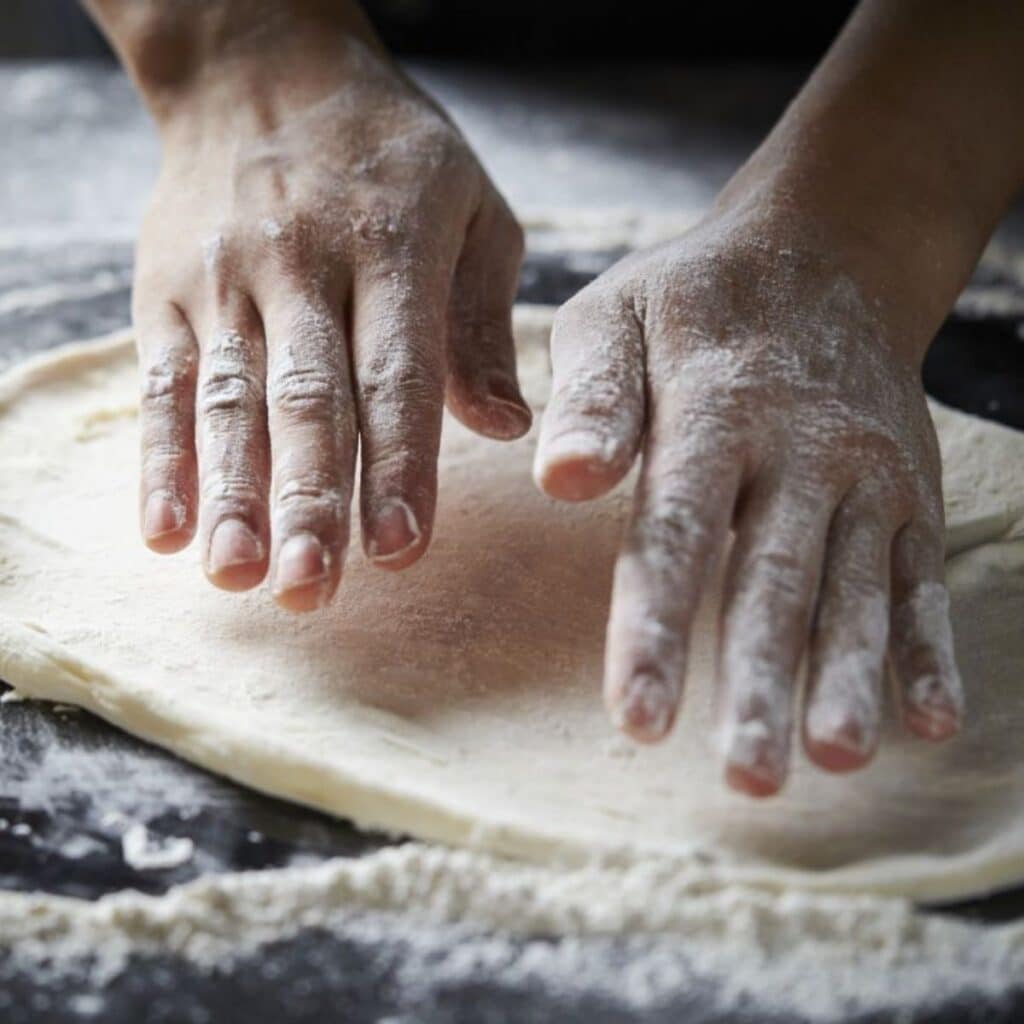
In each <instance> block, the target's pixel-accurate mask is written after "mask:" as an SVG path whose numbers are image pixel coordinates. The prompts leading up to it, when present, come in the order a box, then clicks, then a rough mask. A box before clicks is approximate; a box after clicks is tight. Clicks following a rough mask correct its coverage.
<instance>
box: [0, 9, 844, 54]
mask: <svg viewBox="0 0 1024 1024" xmlns="http://www.w3.org/2000/svg"><path fill="white" fill-rule="evenodd" d="M363 6H364V8H365V9H366V10H367V11H368V13H369V14H370V16H371V18H372V19H373V22H374V24H375V25H376V26H377V29H378V31H379V32H380V33H381V35H382V36H383V37H384V39H385V41H386V42H387V43H388V45H389V46H391V47H392V48H393V49H394V50H395V51H396V52H398V53H401V54H403V55H407V56H434V57H464V58H474V59H484V60H517V61H529V60H543V61H552V60H559V59H608V58H614V59H622V60H629V61H633V60H637V59H640V58H643V57H651V58H660V59H662V60H677V59H678V60H680V61H687V62H697V61H699V62H702V63H705V62H717V61H728V60H740V59H757V60H772V59H778V60H794V59H814V58H816V57H818V56H820V55H821V53H822V52H823V51H824V49H825V48H826V47H827V46H828V44H829V42H830V41H831V40H832V39H833V38H834V36H835V34H836V32H837V31H838V30H839V28H840V26H841V25H842V23H843V21H844V20H845V18H846V17H847V15H848V14H849V12H850V10H851V9H852V8H853V6H854V4H853V3H852V2H850V0H820V2H817V3H788V4H787V3H781V4H776V3H760V4H742V3H735V2H733V3H729V2H716V3H672V2H664V0H663V2H657V0H631V2H624V0H485V2H480V0H366V2H365V3H364V5H363ZM0 18H2V22H0V58H4V57H7V58H10V57H19V58H35V59H40V58H46V57H84V56H97V55H99V54H103V53H108V52H109V51H108V50H107V48H106V46H105V44H104V42H103V40H102V39H101V37H100V35H99V33H98V32H97V31H96V30H95V29H94V28H93V27H92V25H91V23H90V22H89V21H88V19H87V17H86V16H85V14H84V13H83V11H82V8H81V7H80V5H79V4H78V3H77V2H76V0H4V3H3V5H2V13H0Z"/></svg>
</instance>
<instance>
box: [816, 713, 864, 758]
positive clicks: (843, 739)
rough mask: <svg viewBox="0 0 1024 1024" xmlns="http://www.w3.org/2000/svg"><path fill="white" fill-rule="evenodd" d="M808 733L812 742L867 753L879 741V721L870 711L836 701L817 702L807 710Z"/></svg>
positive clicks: (860, 753) (857, 754)
mask: <svg viewBox="0 0 1024 1024" xmlns="http://www.w3.org/2000/svg"><path fill="white" fill-rule="evenodd" d="M807 736H808V738H809V739H810V740H811V742H812V743H815V744H818V745H822V746H829V747H835V748H838V749H840V750H845V751H846V752H847V753H850V754H853V755H855V756H860V757H863V756H866V755H867V754H870V753H871V751H872V750H873V749H874V748H875V746H876V744H877V740H878V723H877V720H876V719H874V718H873V717H871V716H870V715H869V714H868V713H867V712H864V713H859V712H858V711H857V710H856V709H854V708H850V707H848V706H846V705H838V704H836V703H835V702H831V703H830V702H827V701H814V702H813V703H812V704H811V707H810V709H809V710H808V712H807Z"/></svg>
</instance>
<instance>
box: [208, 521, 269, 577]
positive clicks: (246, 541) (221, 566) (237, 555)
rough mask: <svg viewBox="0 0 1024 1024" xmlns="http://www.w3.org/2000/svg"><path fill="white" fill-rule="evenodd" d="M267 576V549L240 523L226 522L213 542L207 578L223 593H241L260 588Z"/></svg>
mask: <svg viewBox="0 0 1024 1024" xmlns="http://www.w3.org/2000/svg"><path fill="white" fill-rule="evenodd" d="M266 573H267V565H266V547H265V545H264V543H263V541H262V540H260V538H259V537H258V536H257V535H256V533H255V532H254V531H253V530H252V529H251V528H250V527H249V526H248V525H247V524H246V523H244V522H242V520H240V519H225V520H223V521H222V522H221V523H219V524H218V525H217V527H216V528H215V529H214V531H213V534H212V536H211V538H210V545H209V549H208V551H207V558H206V575H207V578H208V579H209V580H210V582H211V583H212V584H213V585H214V586H216V587H219V588H220V589H221V590H229V591H242V590H251V589H252V588H253V587H255V586H258V585H259V584H260V583H261V582H262V580H263V577H264V576H265V575H266Z"/></svg>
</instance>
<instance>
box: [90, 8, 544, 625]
mask: <svg viewBox="0 0 1024 1024" xmlns="http://www.w3.org/2000/svg"><path fill="white" fill-rule="evenodd" d="M98 6H102V5H98ZM109 6H111V7H115V6H116V5H113V4H111V5H109ZM153 6H154V5H152V4H150V5H141V6H140V7H139V8H138V10H140V11H141V10H143V9H148V8H153ZM171 6H172V7H173V6H176V5H171ZM292 6H293V5H273V4H269V5H268V4H262V5H261V4H255V5H253V4H248V5H239V4H237V3H231V2H224V0H222V2H218V3H217V4H213V5H210V7H209V8H207V12H206V14H204V15H202V16H200V15H198V14H197V13H196V12H195V11H190V12H182V11H179V12H178V16H179V22H178V23H177V24H186V23H187V24H189V26H190V28H189V31H193V30H194V32H195V33H196V34H199V35H201V39H202V46H200V45H199V44H198V43H196V44H195V45H194V46H192V45H191V44H190V47H186V49H187V53H184V54H181V55H179V57H178V58H177V59H176V60H175V61H171V60H170V58H167V52H166V51H167V48H168V47H171V48H173V46H175V45H178V46H179V47H180V46H182V45H183V44H181V43H180V41H177V42H175V40H174V39H173V38H171V39H170V41H169V40H168V37H167V34H166V32H167V31H169V30H168V29H167V27H166V26H164V29H163V30H161V28H160V24H159V13H158V14H154V15H153V17H155V18H157V24H156V26H155V27H154V28H153V29H152V31H150V32H149V36H153V37H154V38H153V39H149V38H148V36H147V34H146V33H141V32H138V33H136V35H141V37H142V38H136V35H133V34H132V32H130V31H129V29H130V28H131V27H132V26H131V24H129V25H128V26H127V27H126V28H125V30H124V32H123V36H124V37H125V38H127V39H128V40H129V43H126V44H125V45H126V47H127V48H129V49H131V48H132V47H134V50H133V52H138V53H141V54H145V53H146V52H147V47H148V50H149V51H154V50H158V51H159V52H160V53H162V54H163V55H164V57H165V58H166V59H165V60H164V64H172V63H173V66H174V68H177V67H179V66H185V67H191V66H192V65H194V64H196V63H197V62H198V63H199V64H201V65H203V66H201V67H200V68H199V69H198V70H195V69H194V68H193V70H192V71H191V72H190V73H189V77H188V79H187V81H184V82H180V81H177V80H176V79H175V80H172V81H170V82H168V81H166V80H165V79H166V76H167V75H171V74H172V72H170V71H168V70H167V69H166V68H164V67H163V65H161V63H160V61H159V60H157V59H156V58H154V57H153V55H152V53H150V55H149V57H148V61H149V67H150V69H151V70H150V75H149V77H148V78H147V77H146V75H145V74H143V72H142V71H140V70H139V66H138V62H136V66H135V68H134V70H135V72H136V77H137V78H139V79H140V80H141V81H142V85H143V93H144V95H146V98H147V100H148V101H149V103H150V106H151V108H152V109H153V110H154V113H155V114H156V117H157V121H158V124H159V126H160V133H161V138H162V143H163V165H162V169H161V174H160V179H159V183H158V185H157V188H156V193H155V196H154V197H153V201H152V204H151V206H150V209H149V213H148V216H147V218H146V221H145V225H144V228H143V231H142V234H141V237H140V240H139V246H138V257H137V274H136V288H135V296H134V320H135V326H136V330H137V335H138V342H139V349H140V361H141V366H142V433H143V450H142V495H141V506H142V510H141V516H142V528H143V533H144V536H145V538H146V541H147V543H148V544H149V545H150V547H152V548H153V549H154V550H156V551H160V552H173V551H177V550H180V549H181V548H182V547H183V546H185V545H186V544H188V543H189V541H190V540H191V538H192V536H193V533H194V532H195V530H196V529H197V526H198V532H199V534H200V536H201V540H200V543H201V544H202V547H203V552H204V558H205V565H206V571H207V574H208V576H209V578H210V579H211V580H212V581H213V582H214V583H216V584H217V585H219V586H221V587H225V588H227V589H231V590H242V589H247V588H250V587H253V586H254V585H256V584H257V583H259V582H260V580H261V579H262V578H263V577H264V576H265V575H266V574H267V572H268V569H269V572H270V576H271V582H272V587H273V591H274V594H275V596H276V598H277V600H278V601H279V602H280V603H281V604H282V605H284V606H285V607H286V608H289V609H292V610H306V609H311V608H316V607H319V606H321V605H323V604H324V603H326V602H327V601H328V600H329V599H330V597H331V595H332V594H333V593H334V591H335V589H336V587H337V585H338V582H339V578H340V574H341V569H342V562H343V559H344V553H345V548H346V545H347V541H348V533H349V505H350V500H351V496H352V491H353V474H354V468H355V458H356V447H357V438H358V439H359V443H360V444H361V447H362V451H361V467H362V469H361V474H362V482H361V509H360V511H361V520H362V530H363V541H364V545H365V547H366V550H367V553H368V554H369V556H370V557H371V558H372V559H373V561H374V562H376V563H377V564H378V565H380V566H381V567H383V568H390V569H400V568H403V567H404V566H406V565H408V564H410V563H411V562H413V561H414V560H415V559H416V558H418V557H419V556H420V555H421V554H422V552H423V551H424V549H425V548H426V546H427V544H428V541H429V538H430V533H431V525H432V519H433V514H434V504H435V496H436V458H437V451H438V445H439V438H440V430H441V416H442V405H443V403H444V399H445V395H446V393H447V400H448V403H449V405H450V407H451V409H452V410H453V412H454V413H455V414H456V415H457V416H459V418H460V419H461V420H462V421H463V422H465V423H466V424H467V425H468V426H470V427H472V428H474V429H475V430H478V431H480V432H481V433H484V434H487V435H489V436H491V437H495V438H500V439H510V438H514V437H518V436H520V435H521V434H523V433H525V431H526V430H527V429H528V427H529V424H530V413H529V409H528V407H527V406H526V404H525V402H524V401H523V399H522V397H521V395H520V393H519V388H518V385H517V382H516V370H515V355H514V347H513V342H512V335H511V322H510V319H511V304H512V300H513V298H514V294H515V287H516V280H517V275H518V268H519V263H520V259H521V254H522V235H521V231H520V229H519V227H518V225H517V224H516V222H515V220H514V219H513V217H512V215H511V214H510V212H509V210H508V208H507V207H506V205H505V203H504V201H503V200H502V198H501V197H500V196H499V195H498V193H497V192H496V190H495V189H494V186H493V185H492V184H491V183H490V181H489V180H488V178H487V176H486V175H485V173H484V172H483V170H482V169H481V167H480V166H479V164H478V163H477V161H476V159H475V158H474V156H473V155H472V153H471V152H470V150H469V149H468V147H467V145H466V144H465V142H464V140H463V139H462V137H461V135H460V134H459V132H458V131H457V130H456V128H455V127H454V126H453V125H452V124H451V123H450V121H449V120H448V119H447V118H446V117H445V116H444V115H443V114H442V113H441V112H440V111H439V110H438V109H437V108H436V107H435V106H434V104H433V103H432V102H431V101H429V100H428V99H427V98H426V97H425V96H423V95H422V94H421V93H420V92H419V91H418V90H417V89H416V88H415V87H414V86H413V85H412V84H411V83H410V82H409V81H408V80H407V79H406V78H405V77H404V76H403V75H402V74H401V72H400V71H398V69H397V68H396V67H395V66H394V65H393V64H392V63H391V62H390V60H389V59H388V58H387V56H386V55H385V54H384V53H383V52H382V51H381V50H380V48H379V46H378V45H377V44H376V42H375V40H374V39H373V37H372V33H370V31H369V29H368V27H366V26H365V25H364V24H363V23H362V22H361V21H360V20H359V16H358V12H352V18H353V19H355V24H354V25H345V26H344V27H343V28H342V27H337V26H335V25H334V24H333V23H332V22H331V21H330V20H328V21H323V20H320V19H319V18H312V19H311V20H309V21H308V22H303V21H301V18H300V16H299V15H298V14H295V15H293V14H292V13H289V10H290V9H291V8H292ZM345 6H346V5H338V7H337V9H338V10H343V9H344V8H345ZM298 10H299V9H298V8H295V11H298ZM310 10H311V11H312V10H315V7H314V8H310ZM114 14H116V15H117V16H118V17H122V18H128V17H129V15H128V14H126V13H125V10H124V8H117V9H116V11H114ZM111 16H112V17H113V15H111ZM189 18H191V19H193V20H192V21H191V22H187V19H189ZM204 18H206V19H207V21H204V20H203V19H204ZM218 18H219V19H220V20H219V21H218V20H217V19H218ZM231 19H234V20H231ZM239 19H241V20H239ZM161 31H163V32H164V34H163V35H161ZM115 38H116V35H115ZM147 40H148V41H147ZM154 40H155V41H154ZM204 47H205V49H204ZM218 47H219V49H217V48H218ZM161 48H162V49H161ZM208 49H216V54H215V55H214V56H211V55H209V54H207V53H206V50H208ZM204 62H205V63H206V64H208V65H209V67H206V66H205V64H204ZM154 67H155V70H153V69H154ZM161 73H162V74H163V75H164V77H161ZM271 492H272V493H271Z"/></svg>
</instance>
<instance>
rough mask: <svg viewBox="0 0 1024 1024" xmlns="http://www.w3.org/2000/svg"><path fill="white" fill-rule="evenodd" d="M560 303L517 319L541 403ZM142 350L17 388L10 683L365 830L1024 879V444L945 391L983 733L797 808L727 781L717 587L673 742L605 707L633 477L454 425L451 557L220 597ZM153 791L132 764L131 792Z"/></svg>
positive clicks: (440, 546) (955, 538)
mask: <svg viewBox="0 0 1024 1024" xmlns="http://www.w3.org/2000/svg"><path fill="white" fill-rule="evenodd" d="M549 324H550V313H549V311H547V310H543V309H528V308H527V309H521V310H519V311H518V314H517V331H518V340H519V343H520V351H521V366H522V370H523V375H524V383H525V390H526V393H527V395H528V397H529V398H530V400H531V401H532V402H533V403H534V404H535V405H536V406H538V407H539V406H541V405H542V404H543V401H544V398H545V390H546V387H547V381H548V367H547V361H546V334H547V328H548V326H549ZM135 388H136V366H135V359H134V353H133V347H132V343H131V340H130V338H129V337H127V336H124V335H121V336H117V337H113V338H110V339H107V340H100V341H97V342H88V343H85V344H81V345H77V346H71V347H68V348H64V349H61V350H59V351H57V352H55V353H53V354H52V355H49V356H47V357H45V358H43V359H41V360H38V361H36V362H34V363H32V364H27V365H24V366H22V367H20V368H18V369H16V370H14V371H12V372H10V373H8V374H7V375H6V376H5V377H3V378H0V677H2V678H3V679H4V680H6V681H7V682H9V683H11V684H12V685H14V686H15V687H16V688H17V689H18V690H19V691H21V692H23V693H24V694H26V695H29V696H33V697H41V698H47V699H51V700H57V701H64V702H70V703H75V704H80V705H82V706H84V707H86V708H89V709H90V710H92V711H94V712H95V713H97V714H99V715H101V716H102V717H104V718H106V719H108V720H110V721H111V722H114V723H115V724H117V725H120V726H122V727H123V728H125V729H127V730H129V731H130V732H133V733H135V734H137V735H139V736H142V737H145V738H147V739H149V740H151V741H153V742H155V743H158V744H160V745H161V746H164V747H167V748H169V749H171V750H174V751H176V752H177V753H179V754H180V755H181V756H183V757H185V758H188V759H189V760H191V761H194V762H196V763H198V764H201V765H203V766H205V767H207V768H209V769H211V770H213V771H216V772H220V773H222V774H225V775H228V776H231V777H232V778H235V779H237V780H239V781H240V782H243V783H245V784H247V785H250V786H254V787H257V788H259V789H262V790H265V791H267V792H270V793H274V794H277V795H279V796H283V797H287V798H290V799H293V800H297V801H300V802H303V803H307V804H310V805H312V806H315V807H319V808H322V809H324V810H326V811H329V812H332V813H335V814H338V815H343V816H345V817H349V818H352V819H353V820H355V821H356V822H357V823H359V824H361V825H365V826H375V827H381V828H386V829H392V830H395V831H398V832H402V833H407V834H412V835H415V836H417V837H420V838H424V839H433V840H440V841H442V842H445V843H453V844H464V845H468V846H474V847H478V848H482V849H486V850H489V851H492V852H498V853H503V854H507V855H511V856H516V857H521V858H531V859H544V860H548V861H551V860H555V861H563V860H564V861H567V862H580V861H583V860H586V859H587V858H588V857H592V856H594V855H601V856H603V857H606V858H607V857H611V858H622V859H630V860H635V859H636V858H638V857H645V856H646V857H651V858H654V859H658V860H664V859H673V858H677V859H679V860H680V861H682V860H686V861H687V862H688V863H693V861H694V859H698V860H702V861H704V860H706V861H709V862H711V863H712V864H713V865H714V868H715V871H716V875H717V877H719V878H722V877H727V878H736V879H743V880H747V881H752V882H757V883H764V884H769V885H779V884H784V883H793V884H800V885H806V886H811V887H818V888H830V889H867V890H875V891H883V892H892V893H900V894H904V895H910V896H914V897H922V898H941V897H955V896H959V895H964V894H967V893H973V892H976V891H981V890H986V889H989V888H992V887H995V886H999V885H1002V884H1006V883H1009V882H1012V881H1015V880H1019V879H1021V878H1024V756H1022V749H1024V744H1022V729H1024V687H1022V686H1021V685H1020V684H1021V682H1022V681H1024V680H1022V678H1021V677H1022V675H1024V639H1022V638H1024V435H1018V434H1016V433H1014V432H1012V431H1010V430H1006V429H1003V428H1000V427H997V426H995V425H992V424H987V423H982V422H981V421H978V420H974V419H972V418H969V417H967V416H964V415H961V414H958V413H954V412H951V411H949V410H945V409H940V408H935V409H934V414H935V418H936V423H937V425H938V428H939V433H940V439H941V442H942V446H943V451H944V456H945V463H946V479H945V485H946V492H947V504H948V509H947V512H948V517H949V523H950V529H949V553H950V559H949V563H948V582H949V586H950V590H951V594H952V601H953V610H954V623H955V632H956V638H957V645H958V657H959V662H960V665H961V669H962V671H963V674H964V677H965V682H966V686H967V693H968V701H969V710H968V719H967V728H966V730H965V732H964V734H963V735H962V736H961V737H959V738H957V739H956V740H954V741H953V742H951V743H949V744H946V745H943V746H930V745H927V744H925V743H922V742H920V741H916V740H910V739H906V738H904V737H902V736H901V735H899V734H898V731H897V729H896V728H895V726H890V731H889V734H888V735H887V736H886V737H885V739H884V742H883V748H882V751H881V753H880V755H879V757H878V758H877V760H876V762H875V763H874V764H873V765H872V766H871V767H870V768H869V769H868V770H866V771H864V772H861V773H858V774H856V775H852V776H845V777H835V776H829V775H826V774H823V773H821V772H820V771H818V770H816V769H813V768H811V767H810V766H809V765H808V764H807V762H806V761H804V760H803V759H802V756H801V755H799V754H798V755H797V762H796V764H795V767H794V772H793V777H792V779H791V781H790V783H789V784H788V786H787V788H786V790H785V791H784V793H783V795H782V796H780V797H779V798H776V799H773V800H769V801H763V802H755V801H752V800H750V799H748V798H745V797H742V796H739V795H737V794H734V793H732V792H730V791H728V790H726V789H725V788H724V786H723V785H722V784H721V782H720V765H719V762H718V759H717V756H716V754H715V749H714V737H713V735H712V734H713V729H712V728H711V720H710V714H709V711H710V692H711V687H710V673H709V666H710V664H711V661H712V656H713V646H712V638H713V632H714V631H713V629H712V623H713V621H714V620H713V616H714V613H715V609H714V607H713V604H714V602H713V601H711V602H709V603H708V606H707V607H706V608H705V609H704V613H703V617H702V619H701V621H700V622H699V624H698V626H697V630H696V641H695V644H694V648H695V651H694V656H693V665H692V672H691V678H690V680H689V682H688V688H687V694H686V704H685V712H684V714H683V715H682V716H681V719H680V722H679V725H678V727H677V729H676V731H675V733H674V735H673V736H672V737H671V739H670V740H669V742H667V743H665V744H663V745H661V746H658V747H655V748H639V747H635V746H633V745H632V744H630V743H629V742H628V741H626V740H624V739H622V738H620V737H618V736H617V735H616V734H615V733H614V732H613V730H612V729H611V727H610V726H609V724H608V723H607V721H606V719H605V716H604V711H603V708H602V705H601V701H600V696H599V693H600V671H601V648H602V641H603V629H604V621H605V616H606V613H607V601H608V593H609V586H610V579H611V570H612V565H613V560H614V557H615V552H616V548H617V544H618V539H619V536H620V533H621V529H622V523H623V517H624V515H625V514H626V511H627V509H628V503H629V489H628V486H627V487H623V488H620V489H619V490H618V491H617V492H616V493H614V494H612V495H610V496H609V497H608V498H606V499H604V500H602V501H599V502H595V503H593V504H589V505H581V506H566V505H556V504H555V503H553V502H551V501H549V500H547V499H546V498H544V497H542V496H541V495H540V494H539V493H537V491H536V490H535V489H534V487H533V485H532V483H531V482H530V475H529V468H530V461H531V456H532V448H533V444H532V439H531V440H526V441H522V442H519V443H517V444H513V445H507V446H499V445H497V444H496V443H494V442H488V441H485V440H482V439H479V438H477V437H475V436H474V435H472V434H470V433H469V432H468V431H466V430H464V429H463V428H461V427H460V426H459V425H458V424H456V423H455V422H453V421H451V420H448V421H446V424H445V435H444V441H443V452H442V467H441V497H440V504H439V512H438V519H437V528H436V531H435V540H434V543H433V546H432V549H431V551H430V553H429V555H428V556H427V557H426V558H425V559H424V560H423V561H422V562H420V563H419V564H418V565H416V566H414V567H413V568H412V569H410V570H408V571H406V572H403V573H400V574H391V573H385V572H382V571H380V570H377V569H375V568H373V567H372V566H370V565H369V564H368V563H367V562H366V561H365V560H364V559H363V557H362V556H361V554H359V553H358V552H357V551H356V550H353V551H352V552H351V554H350V557H349V563H348V565H347V568H346V575H345V580H344V582H343V586H342V591H341V593H340V596H339V599H338V600H337V601H336V602H335V604H334V605H333V606H332V607H331V608H329V609H327V610H325V611H324V612H320V613H317V614H315V615H312V616H306V617H293V616H290V615H288V614H287V613H285V612H282V611H279V610H278V609H277V608H276V607H275V606H274V604H273V603H272V601H271V600H270V597H269V595H268V594H267V592H266V591H265V590H263V589H261V590H258V591H256V592H253V593H250V594H247V595H244V596H239V595H231V594H225V593H223V592H220V591H217V590H215V589H214V588H212V587H210V586H209V585H208V584H206V583H205V581H204V580H203V578H202V574H201V571H200V568H199V564H198V554H197V552H196V550H195V549H194V548H192V549H189V551H188V552H186V553H184V554H182V555H178V556H175V557H172V558H160V557H158V556H156V555H152V554H150V553H149V552H147V551H146V550H145V549H144V548H143V546H142V544H141V542H140V541H139V540H138V538H137V527H136V519H135V516H136V507H135V493H136V468H137V444H138V438H137V420H136V404H135ZM129 784H130V783H129Z"/></svg>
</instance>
